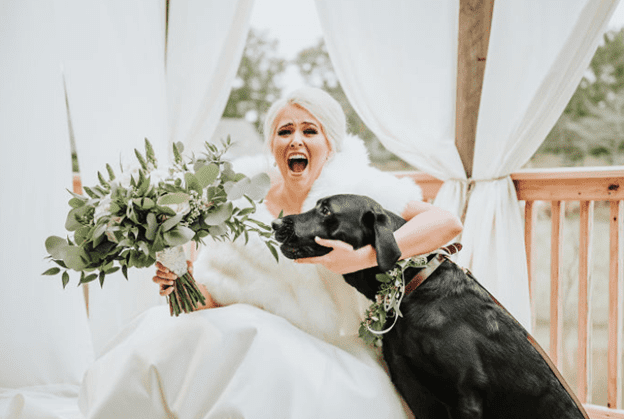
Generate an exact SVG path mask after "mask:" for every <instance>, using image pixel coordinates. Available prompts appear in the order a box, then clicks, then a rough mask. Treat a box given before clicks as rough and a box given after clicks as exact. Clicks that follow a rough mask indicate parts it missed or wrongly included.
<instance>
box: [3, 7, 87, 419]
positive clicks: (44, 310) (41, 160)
mask: <svg viewBox="0 0 624 419" xmlns="http://www.w3.org/2000/svg"><path fill="white" fill-rule="evenodd" d="M53 13H54V8H53V7H52V4H51V3H50V2H44V3H42V2H39V1H36V0H14V1H8V2H7V1H5V2H3V3H2V12H1V13H0V74H2V77H0V192H1V196H2V198H0V232H1V233H0V235H1V238H2V239H1V240H0V266H1V267H2V275H1V276H0V288H1V289H2V303H1V304H0V354H2V356H1V357H0V396H2V393H3V389H5V388H17V387H24V386H44V385H54V384H57V383H65V384H67V385H70V386H71V385H75V386H77V385H78V384H79V383H80V381H81V379H82V375H83V373H84V371H85V370H86V368H87V367H88V365H90V363H91V362H92V361H93V347H92V345H91V337H90V336H89V330H88V324H87V317H86V312H85V306H84V298H83V295H82V290H81V289H78V288H76V287H75V285H74V286H68V289H66V290H63V287H62V284H61V279H60V278H59V277H49V276H41V273H42V272H44V271H45V270H47V269H48V268H51V267H52V266H53V265H52V264H50V263H49V261H47V260H45V259H44V257H45V255H46V250H45V247H44V241H45V239H46V237H47V236H50V235H53V234H59V233H60V234H61V235H62V232H63V231H64V229H63V226H64V224H65V215H66V209H67V200H68V199H67V198H68V194H67V192H66V191H65V189H66V188H70V187H71V161H70V150H69V142H68V133H67V117H66V112H65V101H64V97H63V88H62V76H61V71H60V66H59V61H58V53H59V50H58V39H57V38H56V36H55V28H54V25H53V20H51V19H50V16H51V15H52V14H53ZM1 398H2V397H0V399H1ZM0 416H2V409H0Z"/></svg>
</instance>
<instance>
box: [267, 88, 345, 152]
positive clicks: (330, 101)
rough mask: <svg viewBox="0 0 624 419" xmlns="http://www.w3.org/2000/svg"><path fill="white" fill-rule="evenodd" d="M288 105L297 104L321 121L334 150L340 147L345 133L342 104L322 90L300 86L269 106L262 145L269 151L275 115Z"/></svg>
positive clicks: (338, 149) (274, 127)
mask: <svg viewBox="0 0 624 419" xmlns="http://www.w3.org/2000/svg"><path fill="white" fill-rule="evenodd" d="M288 105H295V106H299V107H301V108H303V109H305V110H306V111H308V112H310V114H311V115H312V116H313V117H315V118H316V119H317V120H318V121H319V122H320V123H321V129H322V130H323V133H324V134H325V136H326V137H327V140H328V141H329V144H330V146H331V148H332V150H333V151H334V152H337V151H340V149H341V148H342V140H343V139H344V137H345V136H346V135H347V121H346V117H345V114H344V110H343V109H342V106H340V104H339V103H338V101H337V100H336V99H334V98H333V97H331V95H330V94H329V93H327V92H325V91H324V90H321V89H317V88H315V87H302V88H300V89H297V90H295V91H293V92H291V93H290V94H288V95H287V96H285V97H283V98H281V99H279V100H277V101H276V102H275V103H273V105H271V107H270V108H269V110H268V112H267V115H266V118H265V119H264V129H263V131H264V145H265V148H266V149H267V151H269V152H270V151H271V139H272V138H273V135H274V134H275V129H276V126H275V125H276V120H277V115H278V114H279V113H280V111H281V110H282V109H284V108H285V107H287V106H288Z"/></svg>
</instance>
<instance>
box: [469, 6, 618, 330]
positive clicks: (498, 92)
mask: <svg viewBox="0 0 624 419" xmlns="http://www.w3.org/2000/svg"><path fill="white" fill-rule="evenodd" d="M530 3H531V4H530V6H529V5H528V4H527V2H525V1H521V0H514V1H502V2H496V3H495V6H494V16H493V19H492V32H491V35H490V47H489V51H488V60H487V65H486V70H485V77H484V83H483V93H482V97H481V106H480V110H479V121H478V125H477V137H476V143H475V156H474V165H473V177H474V178H475V180H477V182H476V184H475V187H474V190H473V192H472V194H471V197H470V202H469V204H468V211H467V214H466V220H465V231H464V234H463V238H462V240H463V242H464V244H465V245H466V248H467V249H466V250H467V251H466V252H464V253H463V254H462V253H460V255H459V258H458V262H459V263H460V264H464V265H466V266H470V267H471V268H472V269H473V272H475V274H476V275H477V277H478V278H481V279H482V283H483V285H485V286H486V287H487V288H489V290H490V291H491V292H492V293H493V294H494V295H496V296H497V298H499V300H500V301H501V302H502V303H503V304H504V305H505V306H507V307H509V308H510V309H511V311H512V313H513V314H514V315H515V316H516V317H517V318H518V320H520V321H521V322H522V323H523V324H524V325H525V326H528V325H529V324H530V309H529V290H528V281H527V277H528V274H527V266H526V258H525V247H524V234H523V228H522V214H521V212H520V207H519V205H518V200H517V196H516V193H515V188H514V185H513V182H512V181H511V178H510V177H509V175H510V174H511V173H512V172H514V171H516V170H518V169H520V168H521V167H522V166H523V165H524V164H525V163H526V162H527V161H528V160H529V159H530V158H531V156H532V155H533V153H535V151H536V150H537V148H538V147H539V145H540V144H541V143H542V142H543V140H544V139H545V138H546V135H547V134H548V132H549V131H550V130H551V128H552V127H553V125H554V124H555V122H556V121H557V119H558V118H559V116H560V115H561V113H562V112H563V110H564V108H565V106H566V105H567V103H568V101H569V100H570V97H571V96H572V94H573V93H574V91H575V89H576V87H577V86H578V83H579V81H580V80H581V77H582V76H583V73H584V72H585V71H586V69H587V67H588V65H589V62H590V61H591V58H592V56H593V55H594V52H595V50H596V48H597V46H598V42H599V40H600V37H601V35H602V33H603V31H604V28H605V26H606V24H607V23H608V21H609V18H610V16H611V14H612V13H613V11H614V9H615V7H616V6H617V3H618V1H617V0H614V1H588V0H574V1H566V2H565V7H564V6H563V3H562V2H561V1H554V0H550V1H540V2H530ZM527 27H528V28H530V30H527ZM496 179H499V180H496ZM483 180H485V181H483Z"/></svg>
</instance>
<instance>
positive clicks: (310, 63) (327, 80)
mask: <svg viewBox="0 0 624 419" xmlns="http://www.w3.org/2000/svg"><path fill="white" fill-rule="evenodd" d="M294 64H295V65H296V66H297V68H298V69H299V73H300V74H301V77H303V80H304V81H305V82H306V84H308V85H310V86H315V87H318V88H321V89H323V90H325V91H326V92H328V93H329V94H331V95H332V96H333V97H334V99H336V100H337V101H338V102H339V103H340V105H341V106H342V109H344V111H345V115H346V118H347V129H348V131H349V132H350V133H352V134H355V135H357V136H358V137H360V138H361V139H362V140H364V142H365V143H366V146H367V148H368V150H369V153H370V155H371V160H372V161H373V162H374V163H376V164H377V165H379V166H382V167H384V166H387V165H388V163H390V162H392V163H393V164H392V167H393V168H397V167H408V165H407V164H406V163H404V162H402V161H401V160H400V159H399V158H398V157H396V156H395V155H394V154H392V153H390V152H389V151H387V150H386V149H385V148H384V147H383V146H382V145H381V143H380V142H379V140H378V139H377V137H376V136H375V134H373V132H372V131H371V130H370V129H368V127H367V126H366V125H365V124H364V122H362V120H361V119H360V117H359V116H358V114H357V113H356V112H355V110H354V109H353V107H352V106H351V103H350V102H349V100H348V99H347V95H346V94H345V92H344V90H342V86H340V83H339V82H338V78H337V77H336V72H335V71H334V67H333V66H332V63H331V60H330V58H329V54H328V53H327V48H326V47H325V42H324V41H323V39H322V38H321V39H319V41H318V42H317V44H316V45H315V46H313V47H310V48H307V49H304V50H302V51H301V52H299V54H298V55H297V57H296V58H295V62H294Z"/></svg>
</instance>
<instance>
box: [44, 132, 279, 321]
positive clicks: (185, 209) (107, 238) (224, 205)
mask: <svg viewBox="0 0 624 419" xmlns="http://www.w3.org/2000/svg"><path fill="white" fill-rule="evenodd" d="M223 145H224V148H223V149H219V148H218V147H216V146H215V145H213V144H208V143H206V144H205V148H206V152H205V153H204V154H203V155H202V156H200V157H199V158H195V157H193V158H192V159H190V160H185V159H184V157H183V156H182V154H181V153H182V151H183V147H181V145H180V144H176V145H174V156H175V164H174V167H172V168H170V169H168V170H166V171H164V170H157V166H158V164H157V161H156V157H155V154H154V151H153V149H152V146H151V144H150V143H149V141H147V140H146V142H145V154H142V153H140V152H139V151H138V150H135V155H136V158H137V160H138V162H139V165H140V168H138V169H137V170H135V171H134V172H132V173H122V175H120V176H119V177H116V176H115V174H114V172H113V170H112V168H111V167H110V166H109V165H107V172H108V176H109V180H106V179H105V178H104V176H103V175H102V174H101V173H98V180H99V183H100V184H99V185H96V186H93V187H90V188H89V187H84V190H85V192H86V194H87V195H88V197H85V196H80V195H77V194H75V193H71V195H72V198H71V199H70V200H69V206H70V210H69V212H68V214H67V218H66V222H65V229H66V230H67V231H68V232H69V233H70V235H72V236H70V237H68V238H67V239H64V238H62V237H59V236H51V237H48V238H47V239H46V241H45V246H46V250H47V252H48V254H49V256H48V258H49V259H51V260H52V261H53V262H54V263H56V264H57V265H58V267H53V268H50V269H48V270H46V271H45V272H44V273H43V275H57V274H59V273H61V272H62V282H63V287H65V286H66V285H67V283H68V281H69V273H68V271H69V270H73V271H77V272H80V274H81V275H80V281H79V284H84V283H88V282H91V281H94V280H95V279H99V282H100V285H103V284H104V280H105V277H106V275H107V274H111V273H113V272H116V271H117V270H119V269H120V268H121V270H122V272H123V274H124V276H126V278H127V273H128V268H131V267H137V268H144V267H149V266H152V265H153V264H154V263H155V262H156V260H157V258H158V253H159V252H161V251H163V250H164V249H166V248H173V247H176V246H181V245H184V244H186V243H188V242H189V241H195V242H197V243H203V239H204V238H206V237H209V236H210V237H212V238H213V239H215V240H236V239H237V238H238V237H240V236H241V235H243V236H245V239H246V240H247V239H248V237H249V232H253V233H256V234H258V235H259V236H260V237H261V238H263V239H264V241H265V243H266V244H267V246H268V247H269V249H270V250H271V253H272V254H273V255H274V256H275V257H276V258H277V252H276V251H275V249H274V247H275V245H276V243H275V241H274V240H273V238H272V231H271V228H270V227H268V226H266V225H264V224H262V223H260V222H258V221H256V220H254V219H253V218H251V217H250V216H251V215H252V214H253V213H254V212H255V210H256V202H261V201H262V199H264V196H265V195H266V193H267V191H268V189H269V187H270V182H269V179H268V175H266V174H261V175H258V176H256V177H254V178H252V179H249V178H247V177H246V176H244V175H241V174H238V173H235V172H234V171H233V170H232V166H231V164H230V163H229V162H227V161H224V160H223V158H222V156H223V155H224V153H225V152H226V151H227V148H228V147H230V145H231V143H230V141H229V139H228V140H227V141H226V142H224V144H223ZM189 167H190V168H193V170H191V169H189ZM233 191H236V193H234V192H233ZM243 197H244V198H246V202H247V203H249V204H250V205H249V206H246V205H245V206H243V205H241V204H240V203H238V202H237V203H236V205H235V204H234V202H232V201H234V200H236V199H239V198H243ZM72 239H73V240H72ZM181 281H182V280H181ZM184 283H185V282H184V281H182V282H181V285H180V286H183V284H184ZM178 291H179V292H181V293H190V294H189V295H191V294H192V295H195V294H196V292H195V291H193V290H184V289H179V290H178V289H177V288H176V293H178ZM172 295H173V294H172ZM170 298H173V299H176V300H178V299H180V298H182V299H184V298H186V297H184V295H182V296H179V295H177V294H176V295H175V296H174V297H170ZM201 299H203V297H201ZM187 303H188V304H191V306H192V307H195V305H194V304H195V302H193V301H191V302H185V301H172V300H171V299H170V305H171V308H172V313H173V314H176V315H177V314H179V311H176V310H177V309H176V307H178V308H179V307H183V308H186V307H188V304H187Z"/></svg>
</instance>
